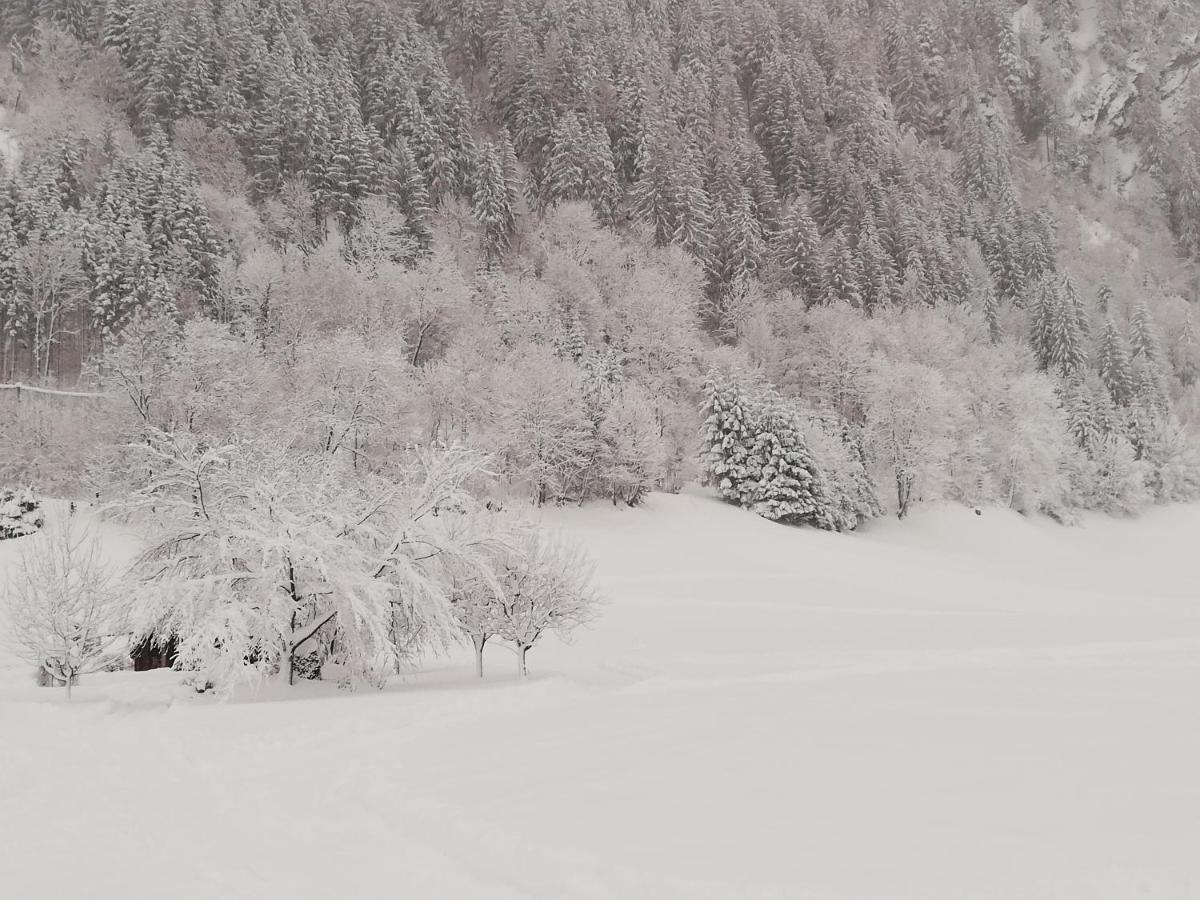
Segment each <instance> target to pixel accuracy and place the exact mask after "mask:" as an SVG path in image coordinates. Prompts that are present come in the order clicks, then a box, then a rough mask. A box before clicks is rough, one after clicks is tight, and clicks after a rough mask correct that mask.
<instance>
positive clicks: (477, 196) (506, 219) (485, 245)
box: [471, 141, 516, 264]
mask: <svg viewBox="0 0 1200 900" xmlns="http://www.w3.org/2000/svg"><path fill="white" fill-rule="evenodd" d="M502 153H503V151H501V150H500V149H499V148H497V147H496V145H495V144H493V143H492V142H491V141H485V142H484V143H483V144H482V145H481V146H480V147H479V148H478V150H477V151H476V164H475V165H476V168H475V177H474V183H473V186H472V189H471V210H472V212H474V214H475V221H476V222H478V223H479V229H480V244H481V245H482V250H483V255H484V258H485V259H486V260H487V261H488V263H489V264H490V263H492V262H494V261H495V260H497V259H498V258H499V257H500V256H501V255H502V254H503V253H504V250H505V249H506V248H507V247H508V241H509V238H510V237H511V236H512V234H513V232H514V230H515V229H516V212H515V210H514V209H513V207H512V205H511V203H510V196H509V190H508V182H507V179H506V178H505V172H504V159H503V155H502Z"/></svg>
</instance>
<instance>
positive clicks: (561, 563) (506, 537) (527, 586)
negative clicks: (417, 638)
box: [453, 524, 600, 677]
mask: <svg viewBox="0 0 1200 900" xmlns="http://www.w3.org/2000/svg"><path fill="white" fill-rule="evenodd" d="M592 576H593V573H592V567H591V564H590V563H589V562H588V560H587V558H586V557H585V556H584V555H583V553H582V552H581V551H580V549H579V548H578V547H575V546H573V545H572V544H569V543H567V542H566V541H564V540H562V539H560V538H556V537H553V536H551V535H548V534H544V533H540V532H538V531H537V530H535V529H533V528H530V527H529V526H527V525H520V524H517V525H514V526H511V527H508V528H506V529H505V530H504V532H503V539H502V540H501V541H499V542H498V543H497V544H496V545H495V547H494V549H493V552H492V559H491V562H490V565H489V566H488V567H485V568H481V569H478V570H476V571H475V572H471V573H468V577H466V578H463V579H461V580H459V581H458V582H457V583H456V584H455V589H454V599H453V606H454V615H455V617H456V618H457V620H458V623H459V627H460V628H461V629H462V632H463V634H465V635H466V636H467V637H469V638H470V640H471V642H472V644H473V645H474V647H475V664H476V674H478V675H479V676H480V677H482V676H483V649H484V646H485V645H486V644H487V642H488V641H489V640H490V639H491V638H498V639H499V640H502V641H507V642H508V643H510V644H511V645H512V647H513V649H514V650H515V651H516V654H517V669H518V672H519V673H520V674H521V675H525V674H527V669H526V656H527V654H528V652H529V650H530V649H532V648H533V646H534V645H535V644H537V642H538V641H539V640H540V639H541V638H542V636H543V635H545V634H547V633H548V632H554V633H555V634H557V635H558V636H559V637H560V638H563V639H564V640H565V639H567V638H569V636H570V633H571V632H572V631H573V630H574V629H575V628H577V627H579V626H580V625H584V624H586V623H587V622H589V621H591V620H592V619H593V618H594V617H595V616H596V615H597V613H598V612H599V607H600V596H599V594H598V593H597V592H596V589H595V586H594V584H593V577H592Z"/></svg>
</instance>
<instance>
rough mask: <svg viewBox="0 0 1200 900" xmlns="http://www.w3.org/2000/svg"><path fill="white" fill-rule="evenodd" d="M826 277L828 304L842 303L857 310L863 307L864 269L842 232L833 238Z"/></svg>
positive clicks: (825, 288) (827, 259) (825, 297)
mask: <svg viewBox="0 0 1200 900" xmlns="http://www.w3.org/2000/svg"><path fill="white" fill-rule="evenodd" d="M824 275H825V285H824V291H823V295H824V301H825V302H826V303H837V302H842V303H849V304H850V305H851V306H853V307H856V308H860V307H862V305H863V291H862V280H863V278H862V269H861V268H860V267H859V263H858V259H857V258H856V257H855V255H854V252H853V251H852V250H851V249H850V242H849V241H848V240H846V235H845V233H844V232H842V231H838V232H836V233H835V234H834V236H833V241H832V243H831V244H830V247H829V251H828V254H827V255H826V258H825V273H824Z"/></svg>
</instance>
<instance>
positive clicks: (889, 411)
mask: <svg viewBox="0 0 1200 900" xmlns="http://www.w3.org/2000/svg"><path fill="white" fill-rule="evenodd" d="M961 415H962V407H961V404H960V401H959V399H958V397H957V396H956V395H955V394H954V392H953V391H952V390H951V388H950V387H949V386H948V385H947V384H946V381H945V378H944V377H943V376H942V374H941V373H940V372H939V371H938V370H937V369H934V368H932V367H930V366H927V365H924V364H922V363H916V362H898V363H897V362H891V361H890V360H886V359H880V360H877V361H876V364H875V369H874V371H873V373H872V376H871V378H870V381H869V388H868V393H867V437H868V446H869V447H870V453H871V456H872V458H873V459H874V461H875V464H876V465H877V466H878V467H879V468H880V469H882V470H883V471H886V472H887V473H889V475H890V477H891V478H892V479H893V480H894V484H895V488H896V515H897V516H899V517H900V518H901V519H903V518H904V517H905V516H906V515H907V514H908V511H909V509H910V508H911V506H912V503H913V501H914V500H916V499H918V498H921V497H925V498H927V499H933V498H936V497H937V496H939V495H940V491H941V487H942V485H943V483H944V482H945V479H946V477H947V473H948V466H947V463H948V461H949V459H950V455H951V453H952V452H953V450H954V435H955V431H956V428H957V427H958V422H959V419H960V417H961Z"/></svg>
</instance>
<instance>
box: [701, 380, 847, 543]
mask: <svg viewBox="0 0 1200 900" xmlns="http://www.w3.org/2000/svg"><path fill="white" fill-rule="evenodd" d="M704 392H705V413H706V416H705V421H704V426H703V432H702V433H703V442H704V463H705V470H706V473H707V475H708V479H709V482H710V483H711V484H713V485H715V486H716V488H717V490H718V492H719V493H720V494H721V496H722V497H723V498H725V499H726V500H729V501H730V502H732V503H735V504H737V505H738V506H742V507H745V508H746V509H750V510H752V511H754V512H755V513H757V514H758V515H760V516H762V517H763V518H766V519H771V520H772V521H777V522H784V523H786V524H793V525H800V524H804V525H813V526H816V527H818V528H826V529H836V528H837V527H838V523H839V522H840V518H839V516H838V515H837V513H836V511H835V510H834V509H832V508H831V503H830V500H829V497H828V492H827V491H826V490H825V486H824V480H823V477H822V475H821V473H820V472H819V471H818V469H817V465H816V461H815V460H814V458H813V456H812V453H811V452H810V451H809V449H808V447H807V445H806V443H805V441H804V436H803V434H802V432H801V428H800V424H799V421H798V419H797V417H796V416H795V414H794V413H792V412H791V410H790V409H789V408H788V406H787V404H785V403H784V401H783V400H781V399H780V398H779V397H778V395H776V394H775V393H774V391H773V390H771V389H770V388H769V387H768V386H766V385H763V384H761V383H758V382H756V381H755V380H754V379H752V378H750V377H749V376H747V375H746V374H744V373H741V372H732V373H722V372H716V371H714V372H711V373H710V374H709V376H708V378H707V379H706V381H705V389H704Z"/></svg>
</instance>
